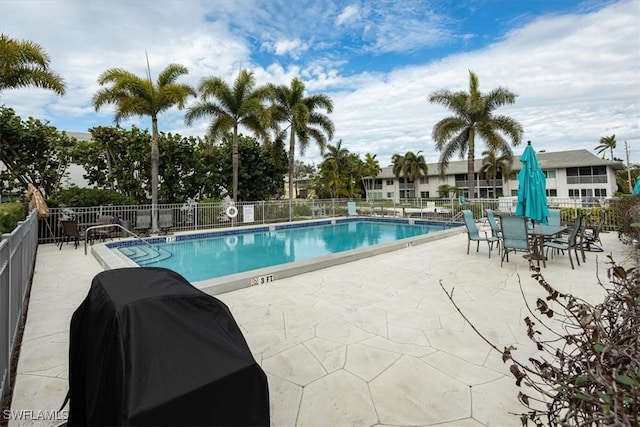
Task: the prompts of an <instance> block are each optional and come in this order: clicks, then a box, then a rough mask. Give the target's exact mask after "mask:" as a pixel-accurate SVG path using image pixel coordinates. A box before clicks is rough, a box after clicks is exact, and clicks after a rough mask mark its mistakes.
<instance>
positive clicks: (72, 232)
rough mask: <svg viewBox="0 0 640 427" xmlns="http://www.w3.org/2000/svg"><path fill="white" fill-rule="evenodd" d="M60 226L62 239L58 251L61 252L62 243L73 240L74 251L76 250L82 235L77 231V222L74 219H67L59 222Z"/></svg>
mask: <svg viewBox="0 0 640 427" xmlns="http://www.w3.org/2000/svg"><path fill="white" fill-rule="evenodd" d="M60 225H61V226H62V239H61V240H60V250H62V245H63V243H64V242H67V243H69V241H71V240H72V239H73V241H74V243H75V249H78V244H80V238H81V237H82V235H81V234H80V230H79V229H78V221H76V220H75V219H67V220H62V221H60Z"/></svg>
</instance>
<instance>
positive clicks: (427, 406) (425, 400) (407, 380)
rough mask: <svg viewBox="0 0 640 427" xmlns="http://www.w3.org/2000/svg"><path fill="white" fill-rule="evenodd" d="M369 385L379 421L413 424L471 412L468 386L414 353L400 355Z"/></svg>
mask: <svg viewBox="0 0 640 427" xmlns="http://www.w3.org/2000/svg"><path fill="white" fill-rule="evenodd" d="M369 387H370V389H371V395H372V397H373V401H374V404H375V406H376V410H377V411H378V415H379V417H380V422H382V423H386V424H393V425H411V426H415V425H427V424H434V423H438V422H440V423H442V422H446V421H452V420H457V419H460V418H464V417H468V416H471V393H470V391H469V387H468V386H466V385H465V384H463V383H461V382H459V381H456V380H454V379H453V378H451V377H449V376H447V375H445V374H443V373H442V372H440V371H439V370H437V369H435V368H433V367H431V366H429V365H427V364H426V363H424V362H422V361H421V360H420V359H416V358H414V357H409V356H402V357H401V358H400V359H399V360H398V361H396V362H395V363H394V364H393V365H392V366H391V367H390V368H389V369H387V370H386V371H384V372H383V373H382V374H380V376H378V377H377V378H375V379H374V380H373V381H371V383H370V384H369ZM390 390H393V393H390V392H389V391H390ZM443 402H446V404H445V405H443V404H442V403H443Z"/></svg>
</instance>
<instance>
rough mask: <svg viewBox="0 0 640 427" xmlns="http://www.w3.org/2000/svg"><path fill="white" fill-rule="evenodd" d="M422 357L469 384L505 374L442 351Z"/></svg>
mask: <svg viewBox="0 0 640 427" xmlns="http://www.w3.org/2000/svg"><path fill="white" fill-rule="evenodd" d="M421 359H422V360H423V361H425V362H426V363H427V364H428V365H430V366H433V367H434V368H436V369H438V370H439V371H440V372H442V373H444V374H446V375H449V376H451V377H453V378H455V379H457V380H458V381H460V382H462V383H464V384H467V385H469V386H472V385H478V384H484V383H486V382H489V381H495V380H497V379H498V378H501V377H503V376H504V374H502V373H500V372H496V371H494V370H492V369H488V368H486V367H483V366H481V365H476V364H473V363H469V362H467V361H466V360H463V359H460V358H458V357H455V356H452V355H451V354H448V353H443V352H441V351H438V352H436V353H433V354H429V355H427V356H424V357H422V358H421Z"/></svg>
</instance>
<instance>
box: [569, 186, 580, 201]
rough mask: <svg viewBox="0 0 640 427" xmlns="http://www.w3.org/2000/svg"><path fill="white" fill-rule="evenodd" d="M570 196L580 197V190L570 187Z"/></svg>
mask: <svg viewBox="0 0 640 427" xmlns="http://www.w3.org/2000/svg"><path fill="white" fill-rule="evenodd" d="M569 197H570V198H572V199H578V198H580V190H578V189H573V188H570V189H569Z"/></svg>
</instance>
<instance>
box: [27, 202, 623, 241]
mask: <svg viewBox="0 0 640 427" xmlns="http://www.w3.org/2000/svg"><path fill="white" fill-rule="evenodd" d="M347 201H349V200H348V199H324V200H316V199H296V200H293V202H292V203H291V205H290V204H289V200H268V201H253V202H239V203H237V204H235V205H234V207H235V209H234V211H235V210H237V215H236V216H235V217H230V216H228V215H227V208H228V207H229V206H230V205H229V204H228V203H196V202H191V203H183V204H162V205H158V208H157V210H156V212H159V213H160V218H159V221H158V224H159V226H160V228H161V229H162V230H160V231H165V229H168V230H170V231H191V230H202V229H215V228H225V227H231V226H243V225H255V224H268V223H276V222H287V221H300V220H307V219H315V218H328V217H339V216H347V214H348V212H347ZM355 202H356V210H357V213H358V215H361V216H382V217H403V218H422V219H428V220H434V221H452V220H455V219H456V218H458V216H457V215H458V214H459V212H460V211H461V210H463V209H471V210H472V211H473V213H474V217H475V218H476V219H479V218H482V217H484V215H485V214H484V212H485V209H487V208H489V209H493V210H495V211H499V212H508V213H514V212H515V209H516V203H517V198H515V197H500V198H493V199H467V203H466V204H465V205H461V204H460V203H459V202H458V198H457V197H456V198H440V199H424V198H412V199H402V200H400V201H399V202H394V201H392V200H370V201H366V200H356V201H355ZM548 202H549V207H550V208H561V209H562V212H563V214H562V215H563V218H562V219H563V220H564V221H565V222H571V221H572V220H573V219H575V217H576V216H577V214H578V211H581V213H583V212H582V211H584V210H585V209H586V210H587V211H590V210H591V209H594V208H599V207H607V206H608V205H609V203H610V201H609V200H598V199H593V198H591V199H571V198H557V197H549V198H548ZM150 212H151V205H132V206H122V205H121V206H96V207H68V208H51V209H50V213H51V215H50V217H49V218H48V219H47V221H48V226H50V227H51V229H49V227H47V226H46V224H41V226H40V234H39V238H38V241H39V242H40V243H50V242H53V241H54V239H55V240H58V239H59V238H60V237H61V236H62V229H61V227H59V226H58V223H59V221H60V220H63V219H76V220H77V221H78V225H79V227H80V229H81V230H86V229H87V228H88V227H91V226H95V225H97V222H98V221H97V219H98V217H100V216H105V215H107V216H111V217H113V218H115V219H117V220H118V222H119V223H120V225H122V226H123V227H124V228H126V229H128V230H131V231H133V232H134V233H136V234H143V232H145V231H148V230H146V229H145V228H148V227H147V226H145V225H144V224H142V223H141V220H140V219H141V218H142V217H143V215H142V214H143V213H146V214H147V216H146V218H147V223H149V224H151V222H150V221H149V220H148V218H149V216H148V215H150ZM593 218H594V220H597V219H599V214H598V213H597V212H596V211H594V214H593ZM167 221H169V223H168V225H167ZM616 221H617V220H616V219H615V218H613V217H612V215H609V216H608V217H607V222H606V223H605V229H607V230H613V229H615V228H616V226H615V224H616ZM43 222H44V221H41V223H43Z"/></svg>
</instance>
